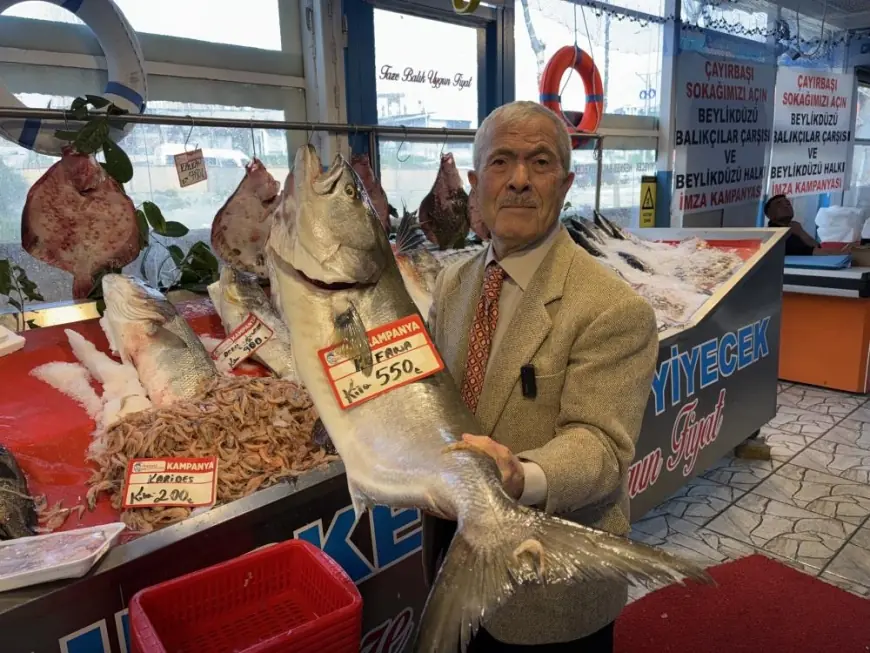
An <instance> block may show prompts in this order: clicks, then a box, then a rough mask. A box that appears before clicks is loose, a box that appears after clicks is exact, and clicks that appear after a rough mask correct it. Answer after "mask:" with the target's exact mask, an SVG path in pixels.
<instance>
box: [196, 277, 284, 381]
mask: <svg viewBox="0 0 870 653" xmlns="http://www.w3.org/2000/svg"><path fill="white" fill-rule="evenodd" d="M208 294H209V296H210V297H211V300H212V303H213V304H214V307H215V310H216V311H217V313H218V315H219V316H220V318H221V322H222V323H223V325H224V330H226V332H227V334H230V333H232V332H233V331H234V330H235V329H236V328H238V327H239V325H240V324H242V322H244V321H245V320H246V319H247V318H248V316H249V315H253V316H254V317H255V318H257V319H258V320H259V321H260V322H262V323H263V324H265V325H266V326H267V327H269V329H270V330H271V331H272V337H271V338H269V340H267V341H266V343H265V344H263V345H262V346H261V347H260V348H259V349H258V350H257V351H256V353H254V355H253V356H252V358H253V359H254V360H256V361H259V362H260V363H262V364H263V365H265V366H266V367H268V368H269V369H270V370H272V372H273V373H274V374H275V375H276V376H278V377H279V378H282V379H285V380H287V381H298V380H299V379H298V378H297V376H296V366H295V364H294V363H293V351H292V349H291V348H290V331H289V330H288V329H287V325H286V324H284V321H283V320H282V319H281V316H280V315H278V312H277V311H276V310H275V308H274V306H272V302H271V301H270V300H269V297H268V296H267V295H266V292H265V291H264V290H263V288H262V287H261V286H260V283H259V282H258V280H257V278H256V277H255V276H253V275H250V274H246V273H244V272H240V271H238V270H235V269H233V268H231V267H229V266H226V267H224V268H223V269H222V270H221V276H220V280H219V281H216V282H215V283H213V284H211V285H210V286H209V287H208Z"/></svg>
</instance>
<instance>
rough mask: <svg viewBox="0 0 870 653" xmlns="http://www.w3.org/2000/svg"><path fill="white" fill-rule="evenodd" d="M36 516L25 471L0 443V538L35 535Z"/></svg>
mask: <svg viewBox="0 0 870 653" xmlns="http://www.w3.org/2000/svg"><path fill="white" fill-rule="evenodd" d="M36 527H37V516H36V509H35V507H34V502H33V498H32V497H31V496H30V491H29V489H28V487H27V479H26V478H25V477H24V472H23V471H21V467H19V466H18V461H17V460H15V456H13V455H12V452H11V451H9V450H8V449H7V448H6V447H4V446H3V445H2V444H0V540H12V539H15V538H18V537H27V536H29V535H36Z"/></svg>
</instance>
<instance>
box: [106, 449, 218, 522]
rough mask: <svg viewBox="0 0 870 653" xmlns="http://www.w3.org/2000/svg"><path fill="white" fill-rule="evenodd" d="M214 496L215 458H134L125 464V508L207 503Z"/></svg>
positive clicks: (211, 501)
mask: <svg viewBox="0 0 870 653" xmlns="http://www.w3.org/2000/svg"><path fill="white" fill-rule="evenodd" d="M216 496H217V458H216V457H214V456H212V457H210V458H134V459H132V460H130V461H129V462H128V463H127V475H126V478H125V480H124V504H123V507H124V508H125V509H127V508H154V507H158V506H159V507H176V506H183V507H185V508H196V507H197V506H210V505H213V504H214V502H215V497H216Z"/></svg>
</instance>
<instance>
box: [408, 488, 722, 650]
mask: <svg viewBox="0 0 870 653" xmlns="http://www.w3.org/2000/svg"><path fill="white" fill-rule="evenodd" d="M496 510H498V511H499V512H500V514H499V515H498V517H499V519H498V521H495V520H493V524H492V525H491V527H489V526H487V525H485V524H480V523H475V524H470V525H463V524H462V523H460V527H459V530H458V531H457V533H456V535H455V537H454V538H453V542H452V543H451V544H450V548H449V549H448V550H447V555H446V556H445V557H444V562H443V564H442V565H441V569H440V570H439V572H438V575H437V576H436V578H435V582H434V583H433V585H432V590H431V592H430V593H429V598H428V599H427V601H426V606H425V607H424V609H423V616H422V618H421V621H420V628H419V631H418V633H417V641H416V645H415V647H414V649H413V650H414V651H416V652H417V653H442V652H443V651H457V650H458V651H461V652H462V653H465V651H466V650H467V647H468V643H469V641H470V640H471V638H472V637H473V636H474V634H475V633H476V632H477V630H478V628H479V627H480V625H481V622H482V621H483V619H484V618H486V617H488V616H489V615H491V614H492V613H493V612H495V610H496V609H497V608H498V607H499V606H500V605H502V604H504V603H505V602H506V601H507V600H508V599H509V598H510V597H511V595H513V594H514V592H515V591H516V590H517V588H518V587H519V586H520V585H546V584H551V583H565V582H592V583H594V582H600V581H607V580H631V579H634V580H635V581H639V582H640V583H641V584H644V585H649V584H652V583H661V582H670V581H677V582H680V583H681V584H682V580H683V578H691V579H693V580H696V581H699V582H702V583H706V584H715V582H714V581H713V579H712V578H711V577H710V576H709V575H708V574H707V572H706V571H705V570H704V569H703V567H701V566H699V565H697V564H695V563H692V562H689V561H686V560H681V559H679V558H677V557H676V556H673V555H671V554H669V553H666V552H665V551H662V550H660V549H656V548H653V547H650V546H647V545H645V544H641V543H640V542H634V541H632V540H629V539H627V538H624V537H619V536H616V535H612V534H610V533H606V532H602V531H597V530H594V529H591V528H588V527H585V526H582V525H580V524H576V523H574V522H570V521H566V520H563V519H559V518H558V517H554V516H552V515H548V514H546V513H544V512H541V511H538V510H531V509H528V508H524V507H521V506H517V505H516V504H511V505H504V507H503V508H502V509H501V510H499V508H498V507H496ZM494 531H495V532H494Z"/></svg>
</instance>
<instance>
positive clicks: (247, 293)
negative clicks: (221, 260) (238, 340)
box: [220, 265, 265, 312]
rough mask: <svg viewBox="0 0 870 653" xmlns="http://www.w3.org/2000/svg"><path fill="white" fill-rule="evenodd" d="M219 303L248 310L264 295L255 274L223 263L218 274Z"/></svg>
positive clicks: (256, 304)
mask: <svg viewBox="0 0 870 653" xmlns="http://www.w3.org/2000/svg"><path fill="white" fill-rule="evenodd" d="M220 292H221V297H220V299H221V303H222V304H224V305H230V306H232V307H233V308H235V309H237V310H239V311H245V312H248V311H250V310H251V309H252V308H255V307H257V306H258V305H260V304H261V303H262V301H261V300H262V298H263V297H265V294H264V291H263V290H262V289H261V288H260V285H259V282H258V281H257V278H256V276H254V275H251V274H248V273H246V272H242V271H240V270H236V269H235V268H231V267H230V266H229V265H225V266H224V267H223V269H222V270H221V276H220Z"/></svg>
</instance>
